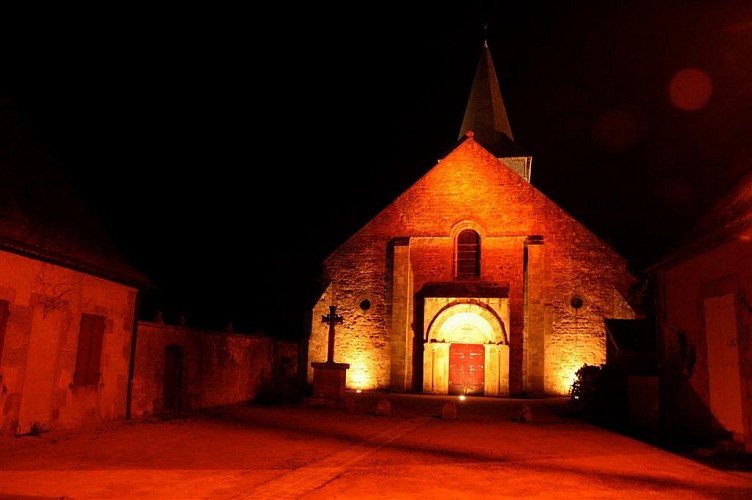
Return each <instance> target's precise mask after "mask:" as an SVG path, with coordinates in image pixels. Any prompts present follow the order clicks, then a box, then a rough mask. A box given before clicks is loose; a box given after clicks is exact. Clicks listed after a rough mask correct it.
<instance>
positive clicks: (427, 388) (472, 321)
mask: <svg viewBox="0 0 752 500" xmlns="http://www.w3.org/2000/svg"><path fill="white" fill-rule="evenodd" d="M429 300H430V299H429ZM426 331H427V334H426V340H425V343H424V349H423V392H425V393H431V394H478V395H494V396H499V395H508V393H509V341H508V338H507V334H506V328H505V326H504V321H502V319H501V318H500V316H499V314H498V312H497V311H496V310H494V308H493V307H491V306H490V305H489V304H485V303H482V302H480V301H478V300H473V299H457V300H455V301H451V302H449V303H448V304H446V305H445V306H444V307H442V308H440V309H439V310H438V311H437V312H436V314H435V315H434V316H433V318H431V319H430V321H429V322H428V327H427V329H426Z"/></svg>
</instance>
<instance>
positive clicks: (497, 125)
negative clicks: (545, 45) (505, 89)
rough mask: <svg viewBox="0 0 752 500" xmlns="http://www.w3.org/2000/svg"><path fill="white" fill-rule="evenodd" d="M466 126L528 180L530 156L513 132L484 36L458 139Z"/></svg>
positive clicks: (484, 145)
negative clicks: (515, 138) (516, 140)
mask: <svg viewBox="0 0 752 500" xmlns="http://www.w3.org/2000/svg"><path fill="white" fill-rule="evenodd" d="M469 130H472V131H473V134H474V137H473V138H474V139H475V141H477V142H478V143H479V144H480V145H481V146H483V147H485V148H486V149H487V150H488V151H489V152H491V153H493V154H494V155H495V156H496V157H497V158H499V160H501V161H503V162H504V163H505V164H506V165H507V166H508V167H510V168H511V169H512V170H514V171H515V172H517V174H519V175H520V176H521V177H523V178H524V179H525V180H526V181H528V182H530V168H531V165H532V157H531V156H530V155H529V154H528V153H527V152H526V151H525V150H524V149H522V148H521V147H520V146H519V145H518V144H517V143H516V142H515V141H514V137H513V136H512V128H511V127H510V126H509V118H508V117H507V110H506V107H505V106H504V100H503V99H502V97H501V88H500V87H499V80H498V78H497V77H496V70H495V68H494V64H493V59H492V58H491V51H490V49H489V48H488V39H484V40H483V50H482V52H481V56H480V60H479V61H478V66H477V67H476V69H475V77H474V79H473V85H472V87H471V88H470V97H469V98H468V101H467V106H466V108H465V116H464V118H463V120H462V127H461V129H460V134H459V139H460V140H461V139H462V138H463V137H464V136H465V133H467V131H469Z"/></svg>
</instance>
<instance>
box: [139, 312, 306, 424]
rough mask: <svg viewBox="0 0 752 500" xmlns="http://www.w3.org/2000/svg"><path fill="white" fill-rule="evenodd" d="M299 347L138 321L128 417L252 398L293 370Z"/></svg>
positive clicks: (256, 337)
mask: <svg viewBox="0 0 752 500" xmlns="http://www.w3.org/2000/svg"><path fill="white" fill-rule="evenodd" d="M297 358H298V346H297V344H295V343H291V342H285V341H279V340H275V339H271V338H267V337H262V336H257V335H242V334H237V333H224V332H216V331H207V330H196V329H191V328H187V327H183V326H172V325H164V324H161V323H151V322H144V321H141V322H139V325H138V335H137V341H136V362H135V370H134V379H133V386H132V392H131V417H132V418H135V417H141V416H145V415H150V414H157V413H163V412H168V411H175V410H189V409H199V408H209V407H213V406H222V405H227V404H235V403H239V402H246V401H252V400H254V398H256V397H257V396H258V395H259V394H260V393H261V392H262V391H263V390H264V389H265V387H266V386H268V385H270V384H272V382H273V378H274V377H275V376H277V375H280V374H282V375H284V376H285V377H288V378H294V377H295V376H296V374H297V366H298V365H297Z"/></svg>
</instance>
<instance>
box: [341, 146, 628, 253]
mask: <svg viewBox="0 0 752 500" xmlns="http://www.w3.org/2000/svg"><path fill="white" fill-rule="evenodd" d="M469 135H470V137H467V138H466V139H465V140H463V141H461V143H460V144H459V145H458V146H457V147H456V148H455V149H454V150H453V151H451V152H450V153H449V154H448V155H447V156H446V157H445V158H444V159H442V160H440V161H439V162H438V163H437V164H436V165H435V166H434V167H433V168H432V169H431V170H430V171H428V172H427V173H426V174H425V175H424V176H423V177H421V178H420V179H419V180H418V181H417V182H415V183H414V184H413V185H412V186H411V187H409V188H408V189H407V190H406V191H405V192H403V193H402V194H401V195H400V196H399V197H398V198H397V199H396V200H394V201H393V202H392V203H391V204H390V205H389V206H387V207H386V208H385V209H383V210H382V211H381V212H380V213H379V214H378V215H376V216H375V217H374V218H373V219H372V220H371V221H369V222H368V223H367V224H366V225H365V226H363V227H362V228H361V229H360V230H359V231H358V232H357V233H355V234H354V235H353V236H352V237H351V238H350V239H349V240H348V241H347V242H345V244H343V245H342V246H341V247H340V248H339V249H337V250H336V251H335V252H333V254H332V255H331V256H330V257H329V258H328V259H327V261H328V260H330V259H331V260H337V256H336V254H337V253H339V252H345V253H349V251H355V252H361V251H362V250H363V243H362V240H363V239H365V240H368V241H371V242H372V241H373V239H374V238H376V239H380V240H381V241H382V242H384V244H385V242H386V241H388V240H389V239H391V238H394V237H401V236H410V237H449V235H450V232H451V230H452V228H453V227H454V226H455V225H456V224H457V223H458V222H460V221H462V220H470V221H474V222H475V223H477V224H479V225H480V226H481V227H482V230H483V231H484V232H485V235H486V236H493V237H496V236H513V235H517V236H527V235H540V234H547V236H546V237H547V238H549V237H551V238H556V239H558V240H560V241H559V243H560V244H561V245H567V244H568V242H571V241H573V240H574V241H577V242H582V241H583V240H585V241H587V243H588V245H594V246H597V247H599V250H600V251H604V252H607V253H611V254H612V257H613V258H615V259H617V260H621V257H620V256H618V255H617V254H616V252H615V251H613V249H612V248H611V247H610V246H609V245H607V244H606V243H605V242H603V241H602V240H601V239H600V238H598V237H597V236H596V235H594V234H593V233H592V232H590V231H589V230H588V229H587V228H586V227H585V226H583V225H582V224H581V223H579V222H578V221H577V220H575V219H574V218H573V217H572V216H570V215H569V214H568V213H566V212H565V211H564V210H563V209H561V208H560V207H559V206H558V205H556V204H555V203H554V202H553V201H552V200H550V199H549V198H548V197H546V196H545V195H544V194H543V193H541V192H540V191H538V190H537V189H536V188H535V187H533V186H532V185H530V184H529V183H528V182H526V181H525V180H524V179H522V178H521V177H520V176H519V175H517V174H516V173H515V172H514V171H513V170H512V169H510V168H509V167H508V166H506V165H505V164H503V163H502V162H500V161H499V160H498V159H497V158H496V157H494V156H493V155H492V154H491V153H490V152H489V151H487V150H486V149H485V148H484V147H483V146H481V145H480V144H478V143H477V142H475V140H474V139H473V138H472V134H469Z"/></svg>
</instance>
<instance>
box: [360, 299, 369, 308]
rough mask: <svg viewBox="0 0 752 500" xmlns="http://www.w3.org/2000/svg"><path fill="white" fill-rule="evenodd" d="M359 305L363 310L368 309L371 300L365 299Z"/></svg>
mask: <svg viewBox="0 0 752 500" xmlns="http://www.w3.org/2000/svg"><path fill="white" fill-rule="evenodd" d="M359 306H360V309H361V310H363V311H367V310H369V309H370V308H371V301H370V300H368V299H363V300H361V301H360V304H359Z"/></svg>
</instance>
